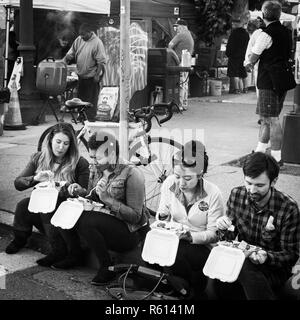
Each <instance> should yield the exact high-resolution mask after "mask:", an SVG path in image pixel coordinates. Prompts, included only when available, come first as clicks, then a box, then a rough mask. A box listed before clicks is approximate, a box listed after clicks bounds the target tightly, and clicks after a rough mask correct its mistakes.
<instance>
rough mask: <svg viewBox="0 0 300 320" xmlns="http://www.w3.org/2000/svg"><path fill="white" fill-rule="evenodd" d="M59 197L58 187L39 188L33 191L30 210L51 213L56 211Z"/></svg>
mask: <svg viewBox="0 0 300 320" xmlns="http://www.w3.org/2000/svg"><path fill="white" fill-rule="evenodd" d="M57 197H58V190H57V189H56V188H37V189H34V190H33V191H32V193H31V196H30V200H29V204H28V211H30V212H34V213H39V212H41V213H49V212H52V211H54V209H55V207H56V202H57Z"/></svg>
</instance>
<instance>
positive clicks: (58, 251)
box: [36, 225, 67, 267]
mask: <svg viewBox="0 0 300 320" xmlns="http://www.w3.org/2000/svg"><path fill="white" fill-rule="evenodd" d="M45 231H46V235H47V236H48V240H49V244H50V247H51V249H50V253H49V254H48V255H46V256H45V257H44V258H41V259H38V260H37V261H36V263H37V264H38V265H40V266H43V267H50V266H51V265H52V264H53V263H55V262H57V261H60V260H61V259H63V258H64V257H65V256H66V255H67V248H66V245H65V243H64V240H63V239H62V238H61V236H60V234H59V232H58V230H57V228H56V227H54V226H52V225H45Z"/></svg>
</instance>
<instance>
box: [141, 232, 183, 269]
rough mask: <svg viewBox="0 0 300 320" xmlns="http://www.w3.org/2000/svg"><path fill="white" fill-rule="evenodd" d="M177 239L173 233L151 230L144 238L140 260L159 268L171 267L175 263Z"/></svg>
mask: <svg viewBox="0 0 300 320" xmlns="http://www.w3.org/2000/svg"><path fill="white" fill-rule="evenodd" d="M178 245H179V237H178V235H176V233H174V231H169V230H161V229H152V230H150V231H149V232H148V233H147V235H146V238H145V242H144V247H143V251H142V258H143V260H144V261H147V262H149V263H152V264H153V263H157V264H159V265H160V266H172V265H173V264H174V263H175V259H176V255H177V250H178Z"/></svg>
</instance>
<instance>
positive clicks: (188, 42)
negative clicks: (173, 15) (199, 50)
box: [169, 19, 194, 61]
mask: <svg viewBox="0 0 300 320" xmlns="http://www.w3.org/2000/svg"><path fill="white" fill-rule="evenodd" d="M173 27H174V30H175V31H176V35H175V37H174V38H173V39H172V40H171V41H170V43H169V49H173V50H174V51H175V52H176V54H177V56H178V58H179V61H181V55H182V50H187V51H188V52H189V53H190V54H191V55H192V54H193V52H194V39H193V37H192V34H191V32H190V31H189V29H188V25H187V22H186V21H185V20H183V19H177V21H176V23H175V24H174V25H173Z"/></svg>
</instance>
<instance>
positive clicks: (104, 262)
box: [76, 211, 140, 268]
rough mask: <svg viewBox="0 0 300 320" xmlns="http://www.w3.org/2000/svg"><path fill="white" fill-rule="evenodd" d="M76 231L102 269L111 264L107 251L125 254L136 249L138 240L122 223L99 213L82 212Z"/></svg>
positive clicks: (135, 233)
mask: <svg viewBox="0 0 300 320" xmlns="http://www.w3.org/2000/svg"><path fill="white" fill-rule="evenodd" d="M76 229H77V231H78V233H79V234H80V235H82V237H83V238H84V239H85V240H86V242H87V245H88V247H89V248H91V249H92V250H93V251H94V253H95V254H96V256H97V259H98V261H99V265H100V267H104V268H105V267H108V266H109V265H110V264H111V262H112V261H111V259H110V255H109V252H108V250H112V251H116V252H125V251H128V250H131V249H133V248H134V247H136V246H137V245H138V243H139V240H140V237H139V234H138V232H130V231H129V230H128V227H127V225H126V223H125V222H124V221H121V220H120V219H118V218H116V217H114V216H111V215H108V214H105V213H101V212H93V211H84V212H83V213H82V215H81V217H80V218H79V220H78V221H77V224H76Z"/></svg>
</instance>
